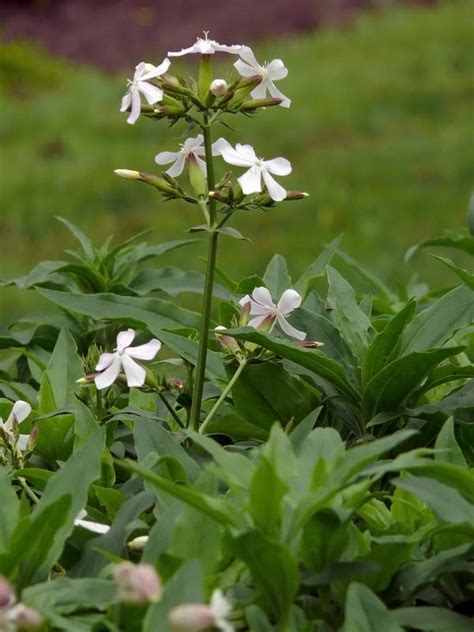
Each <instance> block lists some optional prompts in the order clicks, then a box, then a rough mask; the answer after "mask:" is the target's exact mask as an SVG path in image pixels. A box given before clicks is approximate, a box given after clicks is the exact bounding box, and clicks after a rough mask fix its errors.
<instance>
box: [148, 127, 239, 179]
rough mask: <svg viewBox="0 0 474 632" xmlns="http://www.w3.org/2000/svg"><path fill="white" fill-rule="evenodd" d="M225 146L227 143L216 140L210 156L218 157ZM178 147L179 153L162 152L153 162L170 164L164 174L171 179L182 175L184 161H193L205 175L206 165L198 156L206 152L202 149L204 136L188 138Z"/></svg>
mask: <svg viewBox="0 0 474 632" xmlns="http://www.w3.org/2000/svg"><path fill="white" fill-rule="evenodd" d="M225 144H227V141H225V140H224V139H223V138H219V140H216V142H215V143H213V145H212V155H213V156H219V155H220V152H221V148H222V147H223V146H224V145H225ZM180 147H181V149H180V150H179V151H162V152H161V153H159V154H157V155H156V156H155V162H156V163H157V164H158V165H168V164H169V163H170V162H172V163H173V164H172V165H171V167H170V168H169V169H167V170H166V173H167V174H168V175H169V176H171V177H172V178H177V177H178V176H179V175H181V174H182V173H183V169H184V165H185V164H186V161H187V160H195V161H196V163H197V165H198V167H199V168H200V169H201V171H202V172H203V174H204V175H206V173H207V169H206V163H205V162H204V160H203V159H202V158H200V156H204V155H205V154H206V150H205V148H204V136H203V135H202V134H198V135H197V136H196V137H195V138H188V139H187V140H185V141H184V143H183V144H182V145H180Z"/></svg>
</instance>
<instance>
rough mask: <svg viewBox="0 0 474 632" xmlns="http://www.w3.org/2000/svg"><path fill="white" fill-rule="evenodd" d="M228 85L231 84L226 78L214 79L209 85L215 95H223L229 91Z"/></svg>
mask: <svg viewBox="0 0 474 632" xmlns="http://www.w3.org/2000/svg"><path fill="white" fill-rule="evenodd" d="M228 87H229V86H228V84H227V81H226V80H225V79H214V81H213V82H212V83H211V85H210V86H209V91H210V92H212V94H213V95H214V96H215V97H221V96H222V95H223V94H225V93H226V92H227V89H228Z"/></svg>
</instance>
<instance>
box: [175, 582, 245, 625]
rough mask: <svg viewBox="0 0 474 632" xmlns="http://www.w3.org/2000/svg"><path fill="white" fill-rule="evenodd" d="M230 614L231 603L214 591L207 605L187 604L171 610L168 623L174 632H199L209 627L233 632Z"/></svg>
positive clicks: (220, 592)
mask: <svg viewBox="0 0 474 632" xmlns="http://www.w3.org/2000/svg"><path fill="white" fill-rule="evenodd" d="M231 612H232V604H231V602H230V601H229V600H228V599H227V598H226V597H225V596H224V594H223V592H222V591H221V590H215V591H214V592H213V593H212V596H211V602H210V603H209V605H207V604H203V603H188V604H183V605H181V606H177V607H176V608H173V610H172V611H171V612H170V614H169V623H170V625H171V628H172V629H173V630H174V631H175V632H199V630H207V629H208V628H211V627H214V628H217V629H218V630H220V632H235V627H234V626H233V625H232V624H231V623H230V622H229V621H228V617H229V615H230V613H231Z"/></svg>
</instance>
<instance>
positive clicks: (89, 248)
mask: <svg viewBox="0 0 474 632" xmlns="http://www.w3.org/2000/svg"><path fill="white" fill-rule="evenodd" d="M56 219H57V220H59V221H60V222H61V223H62V224H64V226H66V228H67V229H68V230H69V231H70V232H71V233H72V234H73V235H74V237H75V238H76V239H77V240H78V242H79V243H80V244H81V246H82V249H83V251H84V254H85V255H86V257H87V259H88V260H89V261H93V260H94V259H95V256H96V249H95V246H94V244H93V243H92V241H91V240H90V239H89V237H87V235H85V234H84V233H83V232H82V231H81V230H80V229H79V228H78V227H77V226H74V224H72V223H71V222H69V221H68V220H67V219H64V217H56Z"/></svg>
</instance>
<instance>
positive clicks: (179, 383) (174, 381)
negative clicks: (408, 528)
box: [168, 377, 184, 391]
mask: <svg viewBox="0 0 474 632" xmlns="http://www.w3.org/2000/svg"><path fill="white" fill-rule="evenodd" d="M168 388H174V389H175V390H177V391H182V390H183V388H184V382H183V380H182V379H181V378H179V377H170V379H169V380H168Z"/></svg>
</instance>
